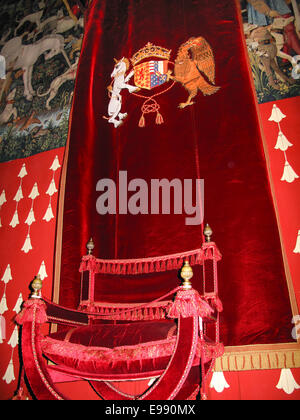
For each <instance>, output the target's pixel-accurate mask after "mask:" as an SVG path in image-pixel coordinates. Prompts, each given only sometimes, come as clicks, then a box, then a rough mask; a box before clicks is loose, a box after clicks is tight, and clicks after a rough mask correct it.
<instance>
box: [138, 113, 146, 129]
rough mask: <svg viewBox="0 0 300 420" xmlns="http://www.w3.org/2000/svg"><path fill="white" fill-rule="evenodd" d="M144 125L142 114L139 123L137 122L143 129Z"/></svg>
mask: <svg viewBox="0 0 300 420" xmlns="http://www.w3.org/2000/svg"><path fill="white" fill-rule="evenodd" d="M145 125H146V123H145V117H144V114H142V116H141V118H140V121H139V127H145Z"/></svg>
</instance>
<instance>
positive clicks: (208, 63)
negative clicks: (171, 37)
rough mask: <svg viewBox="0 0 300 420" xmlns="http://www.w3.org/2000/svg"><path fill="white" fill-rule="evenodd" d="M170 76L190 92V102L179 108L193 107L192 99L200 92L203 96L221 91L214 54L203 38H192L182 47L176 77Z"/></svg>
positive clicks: (176, 62) (179, 51)
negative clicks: (217, 79)
mask: <svg viewBox="0 0 300 420" xmlns="http://www.w3.org/2000/svg"><path fill="white" fill-rule="evenodd" d="M168 76H169V78H171V79H172V80H174V81H176V82H180V83H181V84H182V85H183V86H184V87H185V89H186V90H187V91H188V92H189V97H188V100H187V101H186V102H184V103H181V104H179V108H185V107H186V106H188V105H192V104H193V103H194V102H193V101H192V99H193V98H194V97H195V96H196V95H197V93H198V90H200V91H201V92H202V93H203V95H213V94H214V93H216V92H217V91H218V90H219V89H220V88H219V87H218V86H215V60H214V54H213V51H212V49H211V47H210V45H209V44H208V42H207V41H206V40H205V39H204V38H203V37H197V38H194V37H193V38H190V39H189V40H188V41H187V42H185V43H184V44H182V45H181V46H180V48H179V50H178V54H177V57H176V60H175V65H174V75H171V72H168ZM204 76H205V77H204Z"/></svg>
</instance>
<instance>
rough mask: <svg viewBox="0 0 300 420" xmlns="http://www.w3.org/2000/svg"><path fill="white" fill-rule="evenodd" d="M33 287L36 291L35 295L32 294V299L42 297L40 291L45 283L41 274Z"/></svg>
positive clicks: (34, 281) (32, 284) (33, 283)
mask: <svg viewBox="0 0 300 420" xmlns="http://www.w3.org/2000/svg"><path fill="white" fill-rule="evenodd" d="M31 287H32V289H33V290H34V291H33V293H32V294H31V297H32V298H39V297H40V291H41V289H42V287H43V282H42V280H41V277H40V275H39V274H38V275H37V276H36V277H35V278H34V280H33V282H32V283H31Z"/></svg>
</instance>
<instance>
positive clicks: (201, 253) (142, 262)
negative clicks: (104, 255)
mask: <svg viewBox="0 0 300 420" xmlns="http://www.w3.org/2000/svg"><path fill="white" fill-rule="evenodd" d="M221 258H222V256H221V254H220V252H219V250H218V249H217V247H216V245H215V244H214V243H213V242H210V243H205V244H203V248H199V249H194V250H192V251H187V252H182V253H178V254H171V255H164V256H160V257H151V258H139V259H126V260H125V259H124V260H104V259H99V258H96V257H94V256H92V255H85V256H84V257H83V258H82V260H81V264H80V268H79V271H80V272H82V271H92V272H94V273H101V274H120V275H128V274H147V273H155V272H163V271H169V270H179V269H180V268H181V267H182V265H183V263H184V261H189V263H190V265H198V264H203V261H204V260H207V259H212V260H215V261H219V260H220V259H221Z"/></svg>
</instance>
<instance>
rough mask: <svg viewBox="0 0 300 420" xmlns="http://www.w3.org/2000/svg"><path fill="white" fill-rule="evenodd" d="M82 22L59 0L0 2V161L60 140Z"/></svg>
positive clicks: (65, 126)
mask: <svg viewBox="0 0 300 420" xmlns="http://www.w3.org/2000/svg"><path fill="white" fill-rule="evenodd" d="M83 26H84V19H83V16H82V15H79V16H78V17H76V16H75V15H73V13H70V10H68V9H67V7H66V6H65V4H64V2H63V1H62V0H50V1H47V2H44V1H37V2H34V1H26V0H19V1H13V2H6V3H5V4H3V5H1V10H0V56H1V60H2V61H1V62H0V65H1V63H2V66H1V68H2V69H3V66H5V73H4V77H3V78H1V79H0V162H5V161H9V160H13V159H17V158H22V157H28V156H31V155H33V154H36V153H40V152H44V151H47V150H51V149H54V148H58V147H62V146H64V145H65V143H66V139H67V133H68V122H69V113H70V106H71V102H72V96H73V90H74V81H75V77H76V70H77V64H78V60H79V54H80V50H81V44H82V39H83ZM0 73H1V71H0ZM2 73H3V71H2Z"/></svg>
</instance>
